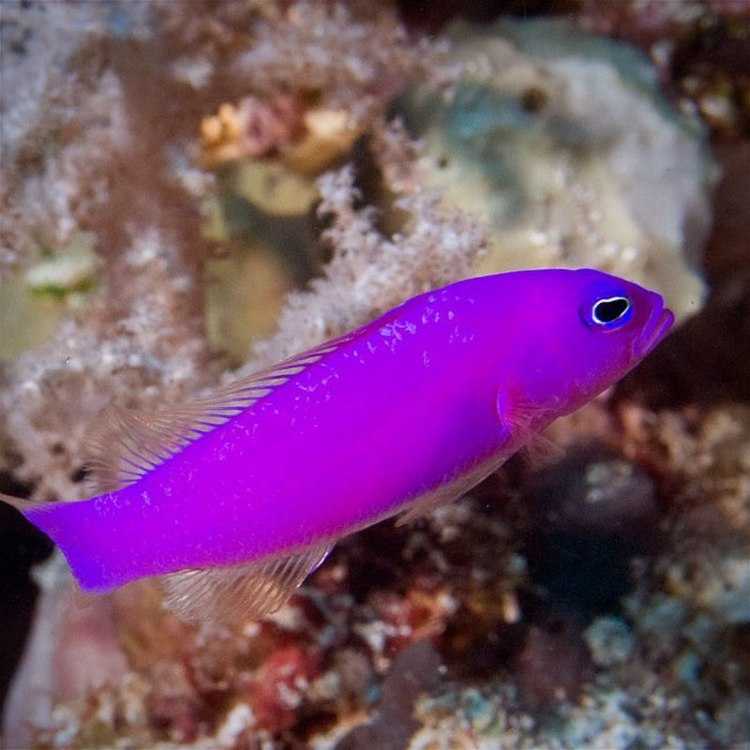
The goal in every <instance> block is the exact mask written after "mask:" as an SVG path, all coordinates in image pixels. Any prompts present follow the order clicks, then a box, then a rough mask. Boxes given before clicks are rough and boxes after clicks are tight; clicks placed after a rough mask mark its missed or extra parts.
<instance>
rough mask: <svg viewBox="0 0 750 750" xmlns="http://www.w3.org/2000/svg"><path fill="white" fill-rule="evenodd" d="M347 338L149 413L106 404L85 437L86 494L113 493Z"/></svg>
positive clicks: (346, 337) (243, 408) (323, 345)
mask: <svg viewBox="0 0 750 750" xmlns="http://www.w3.org/2000/svg"><path fill="white" fill-rule="evenodd" d="M349 338H351V334H349V335H346V336H342V337H341V338H338V339H335V340H333V341H328V342H325V343H324V344H321V345H320V346H318V347H316V348H315V349H311V350H309V351H306V352H303V353H302V354H298V355H296V356H294V357H291V358H290V359H287V360H284V361H283V362H281V363H279V364H278V365H275V366H274V367H272V368H269V369H267V370H262V371H261V372H257V373H253V374H252V375H250V376H248V377H244V378H240V379H238V380H236V381H234V382H233V383H230V384H229V385H227V386H226V387H224V388H221V389H220V390H218V391H216V392H215V393H214V394H213V395H211V396H206V397H202V398H196V399H195V400H194V401H191V402H189V403H185V404H179V405H174V406H171V407H163V408H161V409H159V410H157V411H154V412H150V413H141V412H137V411H129V410H126V409H121V408H118V407H110V408H109V409H107V410H106V411H105V412H104V414H103V415H102V417H101V418H100V422H99V424H98V425H97V426H96V427H95V428H94V430H92V432H91V433H90V434H89V436H88V438H87V441H86V442H87V453H88V461H87V462H86V466H87V469H88V471H89V474H88V476H87V486H88V487H87V488H88V490H89V492H90V494H92V495H96V494H102V493H105V492H114V491H116V490H118V489H120V488H121V487H124V486H125V485H128V484H132V483H133V482H136V481H137V480H138V479H140V478H141V477H142V476H143V475H144V474H147V473H148V472H149V471H151V470H152V469H154V468H155V467H156V466H158V465H159V464H161V463H163V462H164V461H166V460H167V459H168V458H170V456H173V455H174V454H175V453H177V452H179V451H180V449H181V448H183V447H184V446H185V445H187V444H188V443H191V442H192V441H194V440H197V439H198V438H199V437H200V436H201V435H203V434H204V433H206V432H210V431H211V430H213V429H214V428H215V427H218V426H219V425H221V424H224V423H225V422H226V421H228V420H229V419H231V418H232V417H233V416H235V415H237V414H239V413H240V412H242V411H244V410H245V409H247V408H248V407H249V406H251V405H252V404H253V403H255V402H256V401H258V400H259V399H261V398H263V397H264V396H266V395H268V394H269V393H271V392H272V391H273V390H274V389H275V388H278V387H279V386H281V385H283V384H284V383H286V382H287V380H289V378H291V377H293V376H294V375H297V374H299V373H301V372H302V371H303V370H304V369H305V368H307V367H309V366H310V365H312V364H314V363H315V362H318V361H319V360H320V359H322V358H323V357H324V356H326V355H327V354H330V353H332V352H333V351H335V350H336V349H337V348H338V347H339V346H340V345H341V344H342V343H344V341H346V340H348V339H349Z"/></svg>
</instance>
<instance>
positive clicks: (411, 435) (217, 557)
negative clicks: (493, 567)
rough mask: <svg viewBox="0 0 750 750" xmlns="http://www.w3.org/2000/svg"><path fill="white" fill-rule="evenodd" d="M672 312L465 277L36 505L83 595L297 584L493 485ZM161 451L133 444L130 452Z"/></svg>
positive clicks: (611, 289) (623, 367)
mask: <svg viewBox="0 0 750 750" xmlns="http://www.w3.org/2000/svg"><path fill="white" fill-rule="evenodd" d="M672 321H673V318H672V314H671V313H670V312H669V311H668V310H667V309H666V308H665V307H664V303H663V301H662V298H661V297H660V296H659V295H658V294H656V293H654V292H651V291H648V290H646V289H643V288H642V287H639V286H637V285H635V284H633V283H630V282H627V281H624V280H622V279H619V278H616V277H613V276H609V275H607V274H603V273H600V272H597V271H593V270H578V271H569V270H538V271H522V272H515V273H507V274H499V275H494V276H485V277H479V278H473V279H468V280H465V281H461V282H458V283H455V284H452V285H450V286H447V287H444V288H442V289H438V290H435V291H431V292H428V293H425V294H422V295H419V296H417V297H414V298H412V299H410V300H408V301H407V302H405V303H403V304H402V305H400V306H399V307H397V308H395V309H393V310H391V311H389V312H388V313H386V314H385V315H383V316H382V317H380V318H378V319H377V320H375V321H373V322H371V323H369V324H367V325H365V326H364V327H362V328H360V329H359V330H357V331H354V332H352V333H350V334H348V335H346V336H344V337H342V338H341V339H338V340H336V341H333V342H331V343H330V344H327V345H325V344H324V345H322V346H321V347H318V348H317V349H314V350H311V352H308V353H304V354H301V355H298V356H297V357H295V358H293V359H292V360H290V361H288V362H286V363H282V364H281V365H280V366H279V367H278V368H276V369H275V370H274V371H273V372H271V373H266V374H264V375H263V376H259V378H257V379H256V380H255V381H252V380H251V381H248V382H247V383H245V384H241V386H240V387H239V389H238V390H236V391H235V392H233V394H232V395H230V396H227V395H226V394H225V395H224V396H222V397H221V398H218V400H217V401H216V402H215V403H214V402H209V404H208V405H207V406H206V407H205V408H206V409H207V413H211V414H212V415H213V421H211V420H208V422H207V421H206V420H203V421H201V420H200V417H199V416H198V417H196V420H197V422H196V424H197V425H198V427H196V426H195V425H193V427H192V432H189V433H188V435H189V437H187V438H185V439H183V440H182V441H181V442H179V444H178V445H177V447H175V445H174V444H173V445H172V447H171V448H170V450H168V451H166V453H165V455H166V454H168V455H166V457H165V458H164V459H163V460H159V461H153V460H151V461H150V462H149V461H145V462H144V465H142V466H139V467H136V470H135V472H136V478H135V481H133V482H132V483H130V484H127V485H125V486H123V487H121V488H120V489H117V490H113V491H109V492H105V493H103V494H101V495H99V496H96V497H93V498H90V499H87V500H81V501H76V502H71V503H54V504H48V505H45V506H38V507H35V508H32V509H30V510H26V511H25V515H26V516H27V518H29V519H30V520H31V521H32V522H33V523H34V524H35V525H36V526H38V527H39V528H40V529H42V530H43V531H45V532H46V533H47V534H48V535H49V536H50V537H51V538H52V539H53V540H54V541H55V542H56V543H57V544H59V545H60V547H61V548H62V550H63V552H64V554H65V555H66V557H67V559H68V561H69V563H70V564H71V567H72V569H73V571H74V573H75V575H76V577H77V579H78V581H79V582H80V584H81V586H82V587H83V588H84V589H88V590H94V591H105V590H109V589H112V588H115V587H118V586H121V585H123V584H125V583H127V582H129V581H132V580H135V579H139V578H143V577H148V576H162V575H169V574H174V573H178V572H180V571H189V572H190V574H191V575H192V576H193V579H189V580H192V581H193V582H192V583H191V584H190V585H193V583H194V579H195V574H196V571H206V570H209V571H213V572H214V574H216V572H217V571H218V572H219V573H220V572H221V571H222V570H229V569H231V570H234V571H243V570H245V571H248V575H250V576H252V574H253V572H255V573H257V572H258V570H259V568H258V566H259V565H265V566H266V567H265V568H263V571H264V575H265V576H266V578H268V579H269V580H271V579H274V576H275V579H274V580H277V582H278V581H280V580H281V577H283V575H286V577H287V578H288V579H289V580H288V581H287V584H291V590H293V588H294V586H296V585H298V584H299V582H300V581H301V580H302V579H303V578H304V575H305V574H306V573H307V572H309V571H310V570H311V569H314V567H315V565H317V564H318V563H319V562H320V560H321V559H322V558H323V557H324V556H325V553H326V552H327V550H328V549H329V548H330V545H331V544H333V543H334V542H335V541H336V540H337V539H339V538H341V537H342V536H344V535H346V534H349V533H352V532H354V531H356V530H358V529H361V528H363V527H365V526H368V525H370V524H372V523H375V522H377V521H379V520H381V519H383V518H387V517H389V516H394V515H396V514H398V513H401V512H405V513H406V516H407V518H411V517H414V516H415V515H418V514H419V512H422V511H423V510H426V509H428V508H429V507H432V506H433V505H435V504H437V503H440V502H445V501H447V500H450V499H453V498H454V497H456V496H458V495H460V494H462V493H463V492H464V491H466V490H467V489H469V488H470V487H471V486H473V485H474V484H476V483H477V482H479V481H481V479H483V478H484V477H485V476H487V475H488V474H490V473H491V472H493V471H494V470H496V469H497V468H498V467H499V466H500V465H501V464H502V463H503V461H505V460H506V459H507V458H508V457H509V456H510V455H511V454H512V453H514V452H515V451H516V450H518V448H519V447H521V446H522V445H523V444H524V443H526V442H527V441H528V440H529V439H530V438H532V437H533V435H534V434H535V433H537V432H539V431H541V430H543V429H544V428H545V427H546V426H547V425H548V424H549V423H550V422H551V421H553V420H554V419H555V418H557V417H559V416H561V415H563V414H567V413H569V412H571V411H573V410H575V409H577V408H578V407H580V406H581V405H583V404H585V403H586V402H587V401H589V400H591V399H592V398H593V397H595V396H596V395H597V394H598V393H600V392H601V391H602V390H604V389H605V388H607V387H608V386H610V385H611V384H612V383H614V382H616V381H617V380H618V379H620V378H621V377H622V376H623V375H624V374H625V373H626V372H628V371H629V370H630V369H631V368H632V367H634V366H635V365H636V364H637V363H638V362H639V361H640V360H641V359H642V358H643V357H644V356H646V354H648V353H649V352H650V351H651V350H652V349H653V347H654V346H655V345H656V344H657V343H658V342H659V341H660V340H661V339H662V338H663V337H664V335H665V334H666V333H667V331H668V330H669V328H670V327H671V324H672ZM238 393H239V394H241V398H240V397H239V396H238V395H237V394H238ZM238 398H240V403H239V405H238V401H237V399H238ZM241 399H245V400H244V401H242V400H241ZM227 403H230V405H231V406H232V408H231V409H229V411H227V410H226V408H225V405H226V404H227ZM222 404H224V406H222ZM222 408H225V410H224V411H222ZM212 410H213V411H212ZM217 415H218V416H217ZM227 415H228V416H227ZM166 422H168V418H167V417H165V423H166ZM183 427H184V425H183ZM165 429H166V428H165ZM162 432H164V430H163V431H162ZM167 432H168V431H167ZM150 434H151V436H152V438H153V435H154V434H155V433H154V432H153V430H152V432H151V433H150ZM131 438H132V434H131ZM144 441H145V442H146V443H147V442H148V440H147V439H146V438H144ZM136 442H137V441H136ZM131 443H132V441H131ZM149 450H150V448H149ZM113 452H114V453H115V454H116V453H117V451H116V449H113ZM152 452H153V451H152ZM147 453H148V451H147V450H146V448H144V449H143V450H142V451H141V452H140V454H139V452H138V446H136V447H135V450H134V449H133V446H132V444H131V449H130V453H129V454H128V456H129V458H128V461H129V462H130V463H131V464H132V463H133V462H134V460H133V455H135V456H138V455H145V454H147ZM288 560H292V561H293V563H288V562H283V564H282V562H279V561H288ZM264 561H265V562H264ZM269 561H271V562H273V561H276V562H275V563H274V564H275V565H276V567H275V568H269V567H268V565H269V564H270V563H269ZM283 565H286V567H285V568H283V571H286V572H283V571H282V567H283ZM247 566H250V567H249V568H248V567H247ZM253 566H255V567H253ZM207 580H208V579H206V580H204V581H203V585H204V588H203V589H201V591H203V593H204V595H207V594H205V591H207V590H208V588H207V587H208V586H209V583H207ZM216 580H217V579H216V578H215V577H214V578H211V579H210V582H211V583H210V585H211V586H214V585H215V582H216ZM285 580H286V579H285ZM253 585H255V586H256V589H253V591H255V592H256V593H255V595H256V597H257V596H260V597H261V598H263V596H265V594H263V593H262V591H261V593H260V594H259V593H258V591H260V589H259V588H257V587H261V588H262V586H261V583H257V581H256V583H255V584H253ZM279 586H281V583H279ZM282 588H283V587H282ZM287 588H290V586H287ZM180 591H181V593H180V596H181V597H182V599H183V600H185V601H186V600H187V599H188V598H189V596H190V591H191V590H190V589H189V588H186V589H185V590H184V591H183V590H182V589H181V590H180ZM266 593H267V592H266ZM277 593H278V592H277ZM266 598H268V597H267V596H266ZM272 599H273V597H272ZM282 600H283V596H282V595H281V594H279V595H278V596H277V597H276V598H275V599H273V601H274V602H275V603H276V605H277V604H278V603H279V602H280V601H282ZM274 606H275V605H274ZM269 608H271V607H270V605H268V606H266V607H265V609H266V610H267V609H269ZM258 611H263V608H262V607H261V609H260V610H258Z"/></svg>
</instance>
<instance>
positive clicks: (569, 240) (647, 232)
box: [397, 19, 715, 318]
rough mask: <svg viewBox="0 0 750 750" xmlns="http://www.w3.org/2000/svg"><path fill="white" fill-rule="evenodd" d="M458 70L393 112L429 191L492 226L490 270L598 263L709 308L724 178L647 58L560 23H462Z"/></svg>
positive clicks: (455, 37) (693, 306)
mask: <svg viewBox="0 0 750 750" xmlns="http://www.w3.org/2000/svg"><path fill="white" fill-rule="evenodd" d="M450 36H451V39H452V42H453V48H452V56H453V61H454V63H456V64H459V65H460V66H462V67H461V70H462V72H461V74H460V76H459V77H458V78H457V79H456V80H455V82H454V83H453V85H452V86H451V87H450V88H449V89H447V90H440V89H437V88H435V87H429V86H424V85H422V86H418V87H416V88H413V89H412V90H411V92H410V93H409V94H408V95H407V96H405V97H403V98H402V99H401V100H400V102H399V103H398V105H397V109H398V111H399V112H401V113H402V114H403V115H404V117H405V119H406V122H407V124H408V126H409V128H410V129H411V130H412V132H414V133H415V134H416V135H418V136H419V137H420V138H422V139H423V140H424V142H425V144H426V149H427V153H426V155H425V158H424V160H423V167H424V179H425V181H426V184H428V185H430V186H433V187H436V188H439V189H440V190H442V191H443V195H444V202H445V203H446V204H447V205H452V206H459V207H460V208H461V209H463V210H465V211H466V212H467V213H469V214H470V215H473V216H476V217H477V218H479V219H480V220H481V221H482V222H483V223H485V224H486V225H487V226H488V228H489V232H490V236H489V240H490V250H489V252H488V254H487V255H486V256H485V257H484V258H483V260H482V261H481V262H480V264H479V265H478V266H477V270H479V271H480V272H484V273H489V272H494V271H501V270H511V269H515V268H528V267H539V266H572V267H577V266H592V267H596V268H601V269H603V270H607V271H610V272H612V273H615V274H619V275H622V276H625V277H626V278H630V279H633V280H636V281H638V282H640V283H642V284H644V285H646V286H650V287H652V288H656V289H658V290H660V291H661V292H662V293H664V294H665V296H666V297H667V299H668V301H669V305H670V307H671V308H672V309H673V310H674V311H675V313H676V315H677V316H678V318H684V317H685V316H686V315H688V314H694V313H695V312H697V311H698V310H699V309H700V306H701V303H702V299H703V295H704V284H703V281H702V278H701V275H700V272H699V270H698V268H699V261H700V254H701V250H702V248H703V244H704V242H705V239H706V235H707V233H708V230H709V227H710V222H711V210H710V205H709V200H710V194H711V188H712V185H713V182H714V180H715V168H714V165H713V162H712V160H711V158H710V156H709V153H708V151H707V149H706V145H705V137H704V133H703V129H702V127H701V125H700V124H699V123H698V121H697V120H694V119H691V118H690V117H688V116H687V115H685V114H683V113H681V112H679V111H678V110H677V109H675V108H674V107H673V106H672V105H671V104H670V103H668V101H667V100H666V99H665V98H664V97H663V95H662V94H661V93H660V91H659V85H658V81H657V77H656V73H655V70H654V69H653V68H652V66H651V65H650V63H649V62H648V60H647V59H646V58H645V56H643V55H642V54H641V53H640V52H639V51H637V50H636V49H634V48H631V47H628V46H626V45H625V44H622V43H618V42H615V41H612V40H609V39H605V38H603V37H596V36H593V35H591V34H588V33H586V32H584V31H582V30H580V29H577V28H576V27H575V26H573V25H572V24H571V23H568V22H566V21H562V20H546V19H545V20H535V21H510V20H503V21H501V22H498V23H496V24H495V25H493V26H484V27H472V26H469V25H466V24H456V25H455V26H454V27H453V28H452V31H451V32H450Z"/></svg>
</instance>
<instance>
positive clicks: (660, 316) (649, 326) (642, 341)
mask: <svg viewBox="0 0 750 750" xmlns="http://www.w3.org/2000/svg"><path fill="white" fill-rule="evenodd" d="M654 296H657V295H654ZM673 324H674V313H673V312H672V311H671V310H670V309H669V308H668V307H665V306H664V302H663V301H662V299H661V297H658V302H657V303H656V304H655V305H654V308H653V310H652V311H651V314H650V315H649V317H648V320H647V321H646V324H645V325H644V327H643V331H641V335H640V336H639V337H638V339H637V340H636V342H635V347H634V352H633V353H634V354H635V356H636V357H637V358H638V359H642V358H643V357H645V356H646V355H647V354H650V353H651V352H652V351H653V350H654V349H655V348H656V346H657V344H659V342H661V341H662V339H663V338H664V337H665V336H666V335H667V333H669V330H670V328H672V325H673Z"/></svg>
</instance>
